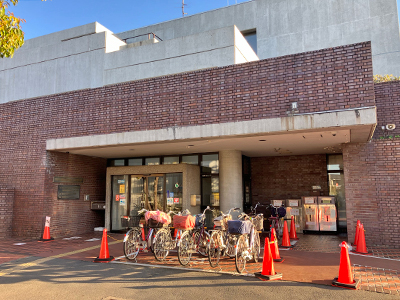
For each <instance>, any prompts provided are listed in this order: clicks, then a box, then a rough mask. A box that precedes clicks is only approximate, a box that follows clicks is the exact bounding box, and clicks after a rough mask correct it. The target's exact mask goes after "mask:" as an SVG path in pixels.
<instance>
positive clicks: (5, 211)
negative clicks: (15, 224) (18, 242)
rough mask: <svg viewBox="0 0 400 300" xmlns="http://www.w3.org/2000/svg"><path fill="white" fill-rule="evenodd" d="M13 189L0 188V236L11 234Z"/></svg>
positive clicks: (9, 235) (4, 236)
mask: <svg viewBox="0 0 400 300" xmlns="http://www.w3.org/2000/svg"><path fill="white" fill-rule="evenodd" d="M13 205H14V189H4V188H3V189H0V238H7V237H11V236H12V219H13Z"/></svg>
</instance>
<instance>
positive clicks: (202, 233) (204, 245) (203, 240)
mask: <svg viewBox="0 0 400 300" xmlns="http://www.w3.org/2000/svg"><path fill="white" fill-rule="evenodd" d="M207 210H210V211H212V210H211V208H210V207H209V206H207V207H206V209H205V210H204V211H203V213H202V214H198V215H196V224H195V225H196V227H195V229H194V230H193V238H194V242H195V245H196V249H197V252H198V253H200V254H201V255H203V256H208V252H209V244H210V243H209V241H210V234H209V233H208V232H207V230H206V227H205V219H206V211H207Z"/></svg>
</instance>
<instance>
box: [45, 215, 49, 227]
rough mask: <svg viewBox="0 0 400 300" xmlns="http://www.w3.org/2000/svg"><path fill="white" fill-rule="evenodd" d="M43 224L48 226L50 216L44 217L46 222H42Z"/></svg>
mask: <svg viewBox="0 0 400 300" xmlns="http://www.w3.org/2000/svg"><path fill="white" fill-rule="evenodd" d="M44 226H47V227H50V217H46V222H45V223H44Z"/></svg>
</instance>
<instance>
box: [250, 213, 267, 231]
mask: <svg viewBox="0 0 400 300" xmlns="http://www.w3.org/2000/svg"><path fill="white" fill-rule="evenodd" d="M251 221H252V222H253V225H254V228H255V230H263V228H264V215H263V214H259V215H257V216H256V217H254V218H253V219H252V220H251Z"/></svg>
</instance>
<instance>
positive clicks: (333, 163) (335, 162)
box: [328, 154, 343, 171]
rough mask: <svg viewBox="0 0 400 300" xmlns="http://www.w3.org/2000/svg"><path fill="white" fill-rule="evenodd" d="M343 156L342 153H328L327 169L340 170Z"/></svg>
mask: <svg viewBox="0 0 400 300" xmlns="http://www.w3.org/2000/svg"><path fill="white" fill-rule="evenodd" d="M342 170H343V156H342V154H337V155H328V171H342Z"/></svg>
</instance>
